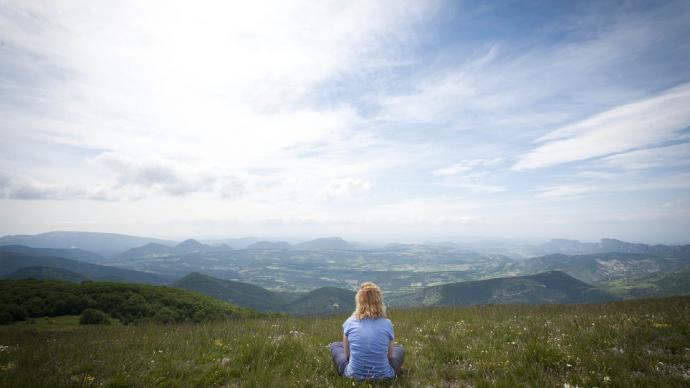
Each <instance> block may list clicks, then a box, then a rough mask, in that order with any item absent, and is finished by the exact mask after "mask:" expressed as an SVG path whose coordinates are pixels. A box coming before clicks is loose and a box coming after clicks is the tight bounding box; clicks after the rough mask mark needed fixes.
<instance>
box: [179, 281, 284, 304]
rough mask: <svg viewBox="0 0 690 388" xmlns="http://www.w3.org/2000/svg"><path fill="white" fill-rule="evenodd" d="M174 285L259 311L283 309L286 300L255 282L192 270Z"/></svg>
mask: <svg viewBox="0 0 690 388" xmlns="http://www.w3.org/2000/svg"><path fill="white" fill-rule="evenodd" d="M173 287H177V288H183V289H186V290H192V291H196V292H199V293H202V294H204V295H208V296H212V297H214V298H216V299H220V300H223V301H226V302H230V303H233V304H236V305H239V306H244V307H250V308H253V309H255V310H258V311H264V312H269V311H273V312H279V311H283V308H282V305H283V302H284V300H283V298H282V297H281V296H280V295H278V294H276V293H274V292H271V291H269V290H267V289H265V288H262V287H259V286H255V285H253V284H248V283H241V282H236V281H232V280H224V279H217V278H214V277H211V276H207V275H202V274H200V273H197V272H192V273H190V274H189V275H187V276H185V277H183V278H182V279H180V280H178V281H176V282H175V283H174V284H173Z"/></svg>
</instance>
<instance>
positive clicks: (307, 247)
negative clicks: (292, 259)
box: [292, 237, 355, 251]
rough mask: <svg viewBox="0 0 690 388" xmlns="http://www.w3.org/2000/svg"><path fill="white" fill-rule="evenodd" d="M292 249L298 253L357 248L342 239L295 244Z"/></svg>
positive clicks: (318, 239)
mask: <svg viewBox="0 0 690 388" xmlns="http://www.w3.org/2000/svg"><path fill="white" fill-rule="evenodd" d="M292 249H294V250H298V251H350V250H354V249H355V246H354V245H352V244H350V243H349V242H347V241H345V240H343V239H342V238H340V237H326V238H317V239H315V240H309V241H305V242H301V243H299V244H295V245H293V246H292Z"/></svg>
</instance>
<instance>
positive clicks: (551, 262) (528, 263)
mask: <svg viewBox="0 0 690 388" xmlns="http://www.w3.org/2000/svg"><path fill="white" fill-rule="evenodd" d="M517 265H518V268H519V272H520V273H522V274H535V273H538V272H543V271H563V272H565V273H567V274H569V275H570V276H573V277H575V278H577V279H580V280H582V281H585V282H598V281H603V280H613V279H621V278H637V277H641V276H646V275H649V274H652V273H655V272H673V271H677V270H680V269H683V268H689V267H690V259H683V258H662V257H658V256H654V255H650V254H637V253H618V252H609V253H597V254H588V255H564V254H552V255H547V256H540V257H533V258H531V259H527V260H524V261H522V262H521V263H519V264H517Z"/></svg>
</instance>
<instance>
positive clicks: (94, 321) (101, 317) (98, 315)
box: [79, 309, 110, 325]
mask: <svg viewBox="0 0 690 388" xmlns="http://www.w3.org/2000/svg"><path fill="white" fill-rule="evenodd" d="M109 323H110V318H108V315H106V313H104V312H103V311H101V310H96V309H86V310H84V312H82V313H81V318H79V324H80V325H107V324H109Z"/></svg>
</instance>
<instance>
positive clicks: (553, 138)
mask: <svg viewBox="0 0 690 388" xmlns="http://www.w3.org/2000/svg"><path fill="white" fill-rule="evenodd" d="M499 3H500V4H499ZM0 117H1V119H0V136H1V138H2V141H1V142H0V220H2V221H0V234H20V233H22V234H24V233H27V234H29V233H31V234H33V233H41V232H47V231H52V230H81V231H99V232H114V233H128V234H137V235H146V236H155V237H164V238H176V239H182V238H188V237H194V238H223V237H228V238H230V237H243V236H276V237H287V238H311V237H323V236H342V237H344V238H348V239H356V240H361V241H421V240H430V239H431V240H453V239H460V238H463V237H467V236H474V237H477V236H485V237H500V238H514V239H518V238H519V239H548V238H571V239H580V240H585V241H593V240H598V239H600V238H604V237H610V238H619V239H622V240H626V241H636V242H647V243H690V2H688V1H649V2H638V1H607V2H600V1H592V2H576V1H573V2H558V1H543V2H539V1H535V2H530V1H519V2H518V1H506V2H474V1H448V2H446V1H428V0H427V1H404V0H395V1H371V0H365V1H342V2H340V1H317V2H314V1H304V2H300V1H274V2H271V1H268V2H267V1H252V2H245V3H241V2H226V1H219V2H208V1H194V2H191V1H188V2H175V1H124V0H123V1H115V2H113V1H92V0H89V1H50V2H40V1H26V0H21V1H12V0H9V1H8V0H0Z"/></svg>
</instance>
